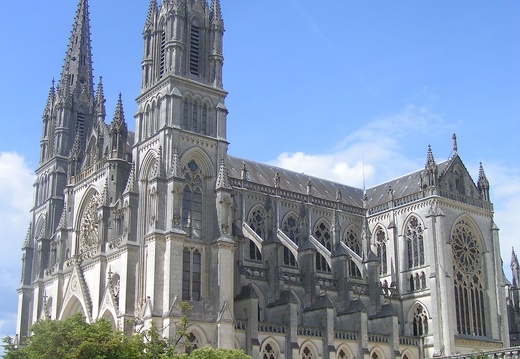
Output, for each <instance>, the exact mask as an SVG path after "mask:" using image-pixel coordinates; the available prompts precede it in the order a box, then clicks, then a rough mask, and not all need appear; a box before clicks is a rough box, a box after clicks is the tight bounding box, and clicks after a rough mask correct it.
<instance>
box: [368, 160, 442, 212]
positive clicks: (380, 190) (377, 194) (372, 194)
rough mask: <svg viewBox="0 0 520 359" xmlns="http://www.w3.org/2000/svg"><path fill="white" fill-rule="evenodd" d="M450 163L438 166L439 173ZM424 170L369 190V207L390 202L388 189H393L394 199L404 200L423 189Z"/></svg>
mask: <svg viewBox="0 0 520 359" xmlns="http://www.w3.org/2000/svg"><path fill="white" fill-rule="evenodd" d="M448 163H449V160H448V161H443V162H441V163H439V164H438V165H437V173H439V174H440V173H442V172H443V171H444V170H445V168H446V166H447V165H448ZM422 172H423V169H421V170H418V171H415V172H412V173H409V174H407V175H404V176H402V177H398V178H396V179H393V180H390V181H388V182H384V183H382V184H379V185H377V186H374V187H371V188H368V189H367V198H368V203H367V205H368V207H374V206H377V205H380V204H382V203H385V202H388V188H389V187H391V188H392V192H393V194H394V198H402V197H406V196H408V195H411V194H413V193H416V192H418V191H419V190H420V189H421V173H422Z"/></svg>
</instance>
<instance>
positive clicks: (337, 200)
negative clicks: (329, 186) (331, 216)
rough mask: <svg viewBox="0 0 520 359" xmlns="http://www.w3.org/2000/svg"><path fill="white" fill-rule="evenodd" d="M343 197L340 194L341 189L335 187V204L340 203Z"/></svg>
mask: <svg viewBox="0 0 520 359" xmlns="http://www.w3.org/2000/svg"><path fill="white" fill-rule="evenodd" d="M342 198H343V195H342V194H341V189H340V188H339V187H336V202H341V199H342Z"/></svg>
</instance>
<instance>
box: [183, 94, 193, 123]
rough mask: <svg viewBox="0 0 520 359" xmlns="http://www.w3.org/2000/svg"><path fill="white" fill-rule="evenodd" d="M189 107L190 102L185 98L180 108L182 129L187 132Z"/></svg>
mask: <svg viewBox="0 0 520 359" xmlns="http://www.w3.org/2000/svg"><path fill="white" fill-rule="evenodd" d="M190 106H191V101H190V100H189V99H188V98H185V99H184V103H183V106H182V127H183V128H184V129H187V130H189V128H190Z"/></svg>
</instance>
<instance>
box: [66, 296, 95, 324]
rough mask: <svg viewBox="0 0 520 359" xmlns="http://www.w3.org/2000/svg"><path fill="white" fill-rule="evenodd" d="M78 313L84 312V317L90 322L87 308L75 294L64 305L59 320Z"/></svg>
mask: <svg viewBox="0 0 520 359" xmlns="http://www.w3.org/2000/svg"><path fill="white" fill-rule="evenodd" d="M76 313H81V314H83V317H84V318H85V320H86V321H87V322H88V315H87V308H86V307H85V305H84V303H82V301H81V300H80V299H79V298H78V297H77V296H76V295H73V296H71V297H70V298H69V300H68V301H67V302H66V303H65V305H64V306H63V309H62V311H61V314H60V316H59V320H63V319H67V318H68V317H70V316H71V315H73V314H76Z"/></svg>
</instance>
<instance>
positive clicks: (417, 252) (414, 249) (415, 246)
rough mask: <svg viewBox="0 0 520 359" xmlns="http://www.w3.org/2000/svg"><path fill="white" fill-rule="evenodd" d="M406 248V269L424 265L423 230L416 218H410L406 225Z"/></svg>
mask: <svg viewBox="0 0 520 359" xmlns="http://www.w3.org/2000/svg"><path fill="white" fill-rule="evenodd" d="M405 236H406V248H407V252H408V268H415V267H419V266H423V265H424V240H423V228H422V225H421V223H420V222H419V220H418V219H417V217H415V216H413V217H411V218H410V219H409V220H408V222H407V224H406V232H405Z"/></svg>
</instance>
